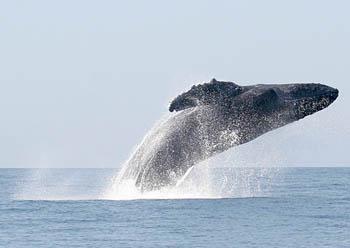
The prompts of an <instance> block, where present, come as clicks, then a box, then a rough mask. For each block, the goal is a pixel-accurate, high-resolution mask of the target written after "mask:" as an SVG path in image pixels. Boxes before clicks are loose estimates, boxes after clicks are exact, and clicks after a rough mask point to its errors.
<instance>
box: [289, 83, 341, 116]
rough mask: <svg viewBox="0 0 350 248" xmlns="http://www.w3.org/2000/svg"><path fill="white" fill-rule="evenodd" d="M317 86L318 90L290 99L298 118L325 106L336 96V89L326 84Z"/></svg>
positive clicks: (337, 93) (337, 92)
mask: <svg viewBox="0 0 350 248" xmlns="http://www.w3.org/2000/svg"><path fill="white" fill-rule="evenodd" d="M319 87H320V89H321V90H320V92H313V93H312V94H308V95H304V96H300V97H297V98H296V99H295V100H293V101H292V102H293V104H294V106H295V114H296V117H297V118H298V119H301V118H304V117H305V116H308V115H311V114H313V113H315V112H318V111H320V110H322V109H325V108H327V107H328V106H329V105H331V104H332V103H333V102H334V101H335V100H336V99H337V98H338V95H339V91H338V89H335V88H332V87H329V86H326V85H319ZM306 93H308V92H306ZM304 94H305V93H304Z"/></svg>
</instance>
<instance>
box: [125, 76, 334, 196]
mask: <svg viewBox="0 0 350 248" xmlns="http://www.w3.org/2000/svg"><path fill="white" fill-rule="evenodd" d="M337 97H338V90H337V89H335V88H332V87H329V86H326V85H323V84H315V83H297V84H257V85H249V86H241V85H238V84H236V83H233V82H226V81H217V80H215V79H212V80H211V81H210V82H209V83H204V84H199V85H194V86H192V88H191V89H190V90H188V91H187V92H184V93H182V94H180V95H179V96H177V97H176V98H175V99H174V100H173V101H172V102H171V103H170V106H169V111H170V112H173V113H172V114H171V115H170V118H168V119H167V120H166V121H164V122H162V123H160V124H159V125H158V126H157V127H156V128H155V130H154V131H153V132H152V133H151V134H150V135H148V136H147V137H146V138H145V139H144V141H143V142H142V143H141V145H140V146H139V147H138V148H137V150H136V151H135V152H134V154H133V155H132V157H131V158H130V159H129V161H127V163H126V165H125V166H124V168H123V169H122V171H121V175H120V176H121V180H123V179H132V180H134V182H135V185H136V186H137V187H138V188H139V189H140V190H141V191H142V192H144V191H152V190H157V189H160V188H162V187H166V186H175V185H176V184H177V182H179V181H181V180H182V178H183V177H184V175H186V174H188V172H189V171H190V169H191V168H193V166H194V165H196V164H197V163H199V162H201V161H203V160H205V159H207V158H209V157H211V156H214V155H215V154H218V153H221V152H223V151H226V150H228V149H229V148H231V147H233V146H237V145H240V144H243V143H246V142H249V141H251V140H253V139H255V138H257V137H259V136H261V135H263V134H264V133H266V132H269V131H272V130H274V129H276V128H279V127H282V126H284V125H287V124H289V123H292V122H294V121H297V120H300V119H302V118H304V117H306V116H308V115H311V114H313V113H315V112H317V111H320V110H322V109H324V108H326V107H328V106H329V105H330V104H331V103H332V102H333V101H335V99H336V98H337Z"/></svg>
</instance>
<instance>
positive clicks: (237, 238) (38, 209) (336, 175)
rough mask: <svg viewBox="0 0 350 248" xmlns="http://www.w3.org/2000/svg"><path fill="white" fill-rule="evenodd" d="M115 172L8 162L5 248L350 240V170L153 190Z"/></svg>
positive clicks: (276, 172)
mask: <svg viewBox="0 0 350 248" xmlns="http://www.w3.org/2000/svg"><path fill="white" fill-rule="evenodd" d="M115 175H116V171H115V170H112V169H50V170H48V169H47V170H35V169H0V189H1V194H0V247H318V248H319V247H344V248H345V247H350V168H279V169H276V168H213V169H209V170H208V171H207V175H210V177H204V178H203V177H197V175H195V176H194V177H193V178H191V177H189V178H186V179H185V182H184V183H185V184H184V185H186V183H188V182H190V183H188V184H187V186H181V187H182V188H181V190H180V191H176V192H174V191H163V192H159V193H155V194H151V195H147V197H142V195H140V194H135V193H133V192H132V191H130V192H128V187H127V186H125V187H124V188H123V189H122V191H123V190H124V192H122V193H124V194H122V195H120V189H119V191H118V192H117V191H115V190H114V186H113V185H114V182H113V178H114V176H115ZM195 179H198V180H197V181H196V180H195ZM206 180H207V181H206ZM187 181H188V182H187ZM203 181H204V182H203ZM196 185H197V187H195V186H196ZM201 188H203V191H201V190H200V189H201ZM192 190H193V192H191V191H192ZM126 196H129V197H126Z"/></svg>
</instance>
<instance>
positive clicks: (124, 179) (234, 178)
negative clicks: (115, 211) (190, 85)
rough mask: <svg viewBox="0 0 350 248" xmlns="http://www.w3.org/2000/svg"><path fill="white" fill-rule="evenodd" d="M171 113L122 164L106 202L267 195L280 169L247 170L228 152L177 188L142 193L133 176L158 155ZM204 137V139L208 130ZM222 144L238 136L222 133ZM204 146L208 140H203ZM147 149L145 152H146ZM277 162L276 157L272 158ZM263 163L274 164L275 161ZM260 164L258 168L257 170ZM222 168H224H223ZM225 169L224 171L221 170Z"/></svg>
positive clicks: (200, 166) (197, 167) (188, 175)
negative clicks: (152, 157) (150, 158)
mask: <svg viewBox="0 0 350 248" xmlns="http://www.w3.org/2000/svg"><path fill="white" fill-rule="evenodd" d="M170 118H171V114H167V115H165V117H163V118H161V119H160V120H159V121H158V122H157V123H156V124H155V125H154V126H153V128H152V129H151V130H150V131H149V132H148V133H147V134H146V135H145V137H144V138H143V140H142V142H141V143H140V144H139V145H138V146H137V147H136V149H135V150H134V152H133V153H132V154H131V156H130V158H129V159H128V160H127V161H126V162H125V163H124V164H123V166H122V168H121V170H120V171H119V173H118V174H117V175H116V176H115V177H114V178H113V179H112V181H111V183H110V185H109V186H108V188H107V190H106V192H105V194H104V195H103V196H102V198H103V199H110V200H133V199H186V198H191V199H196V198H201V199H202V198H207V199H210V198H228V197H258V196H263V195H264V194H265V193H266V192H267V188H268V186H269V185H271V181H272V179H273V177H274V176H275V175H276V173H277V172H278V170H276V169H271V168H264V167H262V166H261V164H259V165H258V164H255V166H254V167H255V168H251V167H250V168H248V167H246V164H245V163H244V159H242V158H241V157H239V156H238V159H237V158H236V159H232V158H233V157H234V155H235V154H232V152H231V153H229V152H225V153H223V154H220V155H219V156H214V157H212V158H210V159H207V160H205V161H202V162H200V163H198V164H196V165H195V166H193V167H192V168H190V169H189V170H188V171H187V172H186V173H185V175H184V176H183V177H182V178H181V179H180V180H178V182H177V184H176V185H174V186H168V187H163V188H161V189H159V190H154V191H148V192H147V191H146V192H141V191H140V190H139V188H138V187H137V186H136V179H135V177H132V176H130V175H131V174H133V172H135V170H138V164H142V163H145V162H146V161H147V160H148V159H149V157H150V156H153V154H154V153H155V152H156V150H157V147H159V146H160V145H162V144H161V142H162V137H163V136H164V134H165V132H167V131H168V129H169V128H171V125H174V123H170V124H169V123H168V122H167V121H168V120H169V119H170ZM203 131H204V135H203V137H202V138H205V136H206V135H205V130H203ZM220 139H222V141H223V142H233V141H234V140H235V134H234V133H232V132H223V133H222V135H221V136H220ZM204 143H205V141H204ZM145 148H146V149H145ZM269 158H271V159H275V157H273V156H269ZM264 162H265V163H264V164H267V165H269V164H270V165H271V164H275V163H274V161H270V163H266V161H264ZM256 165H258V167H256ZM220 167H221V168H220ZM222 167H225V168H222Z"/></svg>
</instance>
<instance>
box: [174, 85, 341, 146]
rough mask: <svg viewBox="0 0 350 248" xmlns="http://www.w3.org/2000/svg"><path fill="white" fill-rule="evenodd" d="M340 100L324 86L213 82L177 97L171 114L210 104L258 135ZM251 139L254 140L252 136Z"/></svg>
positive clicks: (225, 117) (330, 89) (335, 90)
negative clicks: (247, 84)
mask: <svg viewBox="0 0 350 248" xmlns="http://www.w3.org/2000/svg"><path fill="white" fill-rule="evenodd" d="M337 97H338V90H337V89H335V88H332V87H329V86H326V85H323V84H315V83H295V84H257V85H249V86H240V85H237V84H235V83H232V82H222V81H217V80H215V79H213V80H211V81H210V82H209V83H205V84H200V85H196V86H193V87H192V88H191V89H190V90H189V91H187V92H185V93H183V94H181V95H179V96H178V97H176V98H175V99H174V100H173V101H172V102H171V104H170V107H169V111H171V112H173V111H181V110H184V109H187V108H194V107H201V106H208V105H210V106H213V107H215V109H218V111H220V112H221V113H223V114H224V118H223V119H227V120H229V121H231V122H234V123H235V125H236V126H239V127H240V129H241V130H247V132H248V133H252V135H253V136H257V135H260V134H262V133H264V132H267V131H269V130H272V129H275V128H277V127H280V126H283V125H286V124H288V123H291V122H293V121H296V120H299V119H302V118H304V117H305V116H308V115H311V114H313V113H315V112H318V111H320V110H322V109H324V108H326V107H328V106H329V105H330V104H331V103H332V102H334V101H335V99H336V98H337ZM253 133H254V134H253ZM252 138H253V137H252ZM247 139H248V140H251V138H249V137H247Z"/></svg>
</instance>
